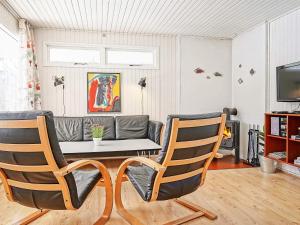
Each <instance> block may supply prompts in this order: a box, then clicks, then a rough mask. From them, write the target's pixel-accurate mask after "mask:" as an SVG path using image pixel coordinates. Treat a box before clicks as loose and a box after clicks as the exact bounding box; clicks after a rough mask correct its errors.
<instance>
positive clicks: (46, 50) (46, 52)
mask: <svg viewBox="0 0 300 225" xmlns="http://www.w3.org/2000/svg"><path fill="white" fill-rule="evenodd" d="M51 47H57V48H74V49H83V50H87V49H91V50H99V53H100V62H99V63H87V64H78V65H75V63H76V62H50V48H51ZM107 49H116V50H140V51H143V50H144V51H152V52H153V57H154V58H153V65H146V64H140V65H138V64H135V65H129V64H128V65H127V64H109V63H108V62H107V55H106V50H107ZM43 66H47V67H57V66H59V67H79V68H80V67H83V68H89V67H92V68H103V69H122V68H123V69H159V47H151V46H131V45H97V44H83V43H65V42H44V43H43Z"/></svg>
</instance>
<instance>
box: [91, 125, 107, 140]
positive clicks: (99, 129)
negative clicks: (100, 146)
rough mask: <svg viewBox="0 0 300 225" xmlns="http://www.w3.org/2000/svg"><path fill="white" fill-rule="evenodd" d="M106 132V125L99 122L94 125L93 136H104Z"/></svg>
mask: <svg viewBox="0 0 300 225" xmlns="http://www.w3.org/2000/svg"><path fill="white" fill-rule="evenodd" d="M103 133H104V126H102V125H99V124H94V125H92V136H93V138H102V137H103Z"/></svg>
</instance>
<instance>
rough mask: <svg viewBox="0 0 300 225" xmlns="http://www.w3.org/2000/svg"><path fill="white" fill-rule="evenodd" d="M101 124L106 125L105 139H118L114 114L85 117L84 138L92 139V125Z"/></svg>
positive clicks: (85, 139) (86, 139)
mask: <svg viewBox="0 0 300 225" xmlns="http://www.w3.org/2000/svg"><path fill="white" fill-rule="evenodd" d="M93 124H100V125H102V126H104V134H103V140H112V139H116V132H115V120H114V117H113V116H89V117H84V118H83V140H84V141H91V140H92V139H93V138H92V131H91V128H92V125H93Z"/></svg>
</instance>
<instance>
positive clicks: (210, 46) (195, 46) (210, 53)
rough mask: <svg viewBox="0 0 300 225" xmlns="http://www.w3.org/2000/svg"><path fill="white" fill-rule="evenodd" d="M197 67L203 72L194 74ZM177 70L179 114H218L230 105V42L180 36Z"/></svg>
mask: <svg viewBox="0 0 300 225" xmlns="http://www.w3.org/2000/svg"><path fill="white" fill-rule="evenodd" d="M198 67H199V68H201V69H203V70H204V73H201V74H196V73H195V72H194V69H196V68H198ZM180 68H181V74H180V113H184V114H189V113H195V114H199V113H208V112H217V111H219V112H220V111H222V109H223V108H224V107H230V106H231V40H213V39H205V38H199V37H182V38H181V57H180ZM215 72H219V73H221V74H222V76H221V77H216V76H214V73H215ZM207 77H209V78H210V79H208V78H207Z"/></svg>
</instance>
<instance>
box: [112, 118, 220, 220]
mask: <svg viewBox="0 0 300 225" xmlns="http://www.w3.org/2000/svg"><path fill="white" fill-rule="evenodd" d="M225 121H226V115H225V114H221V113H209V114H200V115H170V116H168V119H167V124H166V130H165V134H164V141H163V145H162V150H161V151H160V152H159V155H158V157H157V158H156V160H155V161H153V160H150V159H148V158H144V157H135V158H129V159H127V160H125V161H124V162H123V163H122V165H121V166H120V168H119V171H118V175H117V179H116V185H115V205H116V207H117V210H118V213H119V214H120V215H121V216H122V217H123V218H124V219H125V220H127V221H128V222H129V223H131V224H142V222H141V221H140V220H139V219H137V218H136V217H134V216H133V215H131V214H130V213H129V212H128V211H127V210H126V209H125V208H124V206H123V203H122V198H121V184H122V182H123V181H124V180H125V179H124V176H125V177H126V178H128V180H129V181H130V182H131V183H132V185H133V187H134V188H135V190H136V191H137V192H138V194H139V195H140V196H141V198H142V199H143V200H144V201H147V202H150V201H162V200H171V199H175V202H177V203H179V204H181V205H183V206H185V207H187V208H189V209H192V210H193V211H195V213H194V214H192V215H188V216H186V217H183V218H180V219H177V220H174V221H172V222H169V223H167V224H182V223H184V222H187V221H189V220H192V219H195V218H198V217H200V216H206V217H207V218H209V219H216V218H217V216H216V215H215V214H213V213H212V212H209V211H208V210H205V209H203V208H201V207H200V206H197V205H195V204H193V203H190V202H187V201H185V200H181V199H179V198H180V197H182V196H184V195H187V194H190V193H192V192H194V191H196V190H197V189H198V188H199V187H200V186H201V185H203V184H204V181H205V177H206V172H207V169H208V167H209V165H210V163H211V161H212V159H213V158H214V156H215V155H216V153H217V151H218V149H219V146H220V144H221V141H222V139H223V132H224V127H225ZM133 163H135V164H136V165H135V166H132V164H133Z"/></svg>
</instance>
